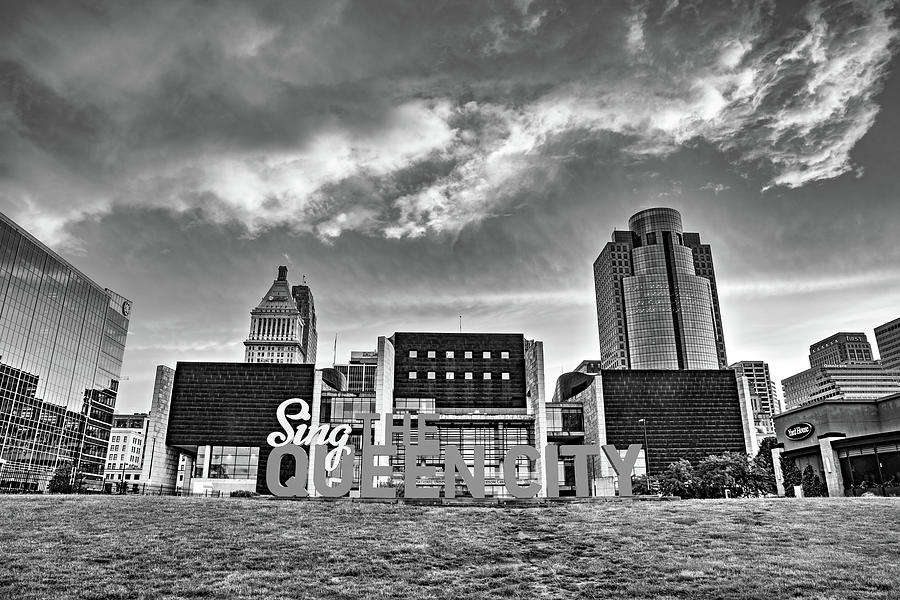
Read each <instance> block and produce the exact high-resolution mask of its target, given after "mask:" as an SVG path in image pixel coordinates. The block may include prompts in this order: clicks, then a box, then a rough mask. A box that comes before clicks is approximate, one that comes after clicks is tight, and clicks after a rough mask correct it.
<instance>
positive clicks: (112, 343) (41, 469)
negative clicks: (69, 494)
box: [0, 214, 131, 491]
mask: <svg viewBox="0 0 900 600" xmlns="http://www.w3.org/2000/svg"><path fill="white" fill-rule="evenodd" d="M130 311H131V303H130V302H129V301H128V300H126V299H125V298H123V297H122V296H120V295H118V294H116V293H115V292H112V291H110V290H108V289H104V288H102V287H100V286H99V285H97V284H96V283H95V282H93V281H92V280H90V279H89V278H88V277H86V276H85V275H84V274H82V273H81V272H79V271H78V270H77V269H75V268H74V267H72V266H71V265H69V264H68V263H67V262H66V261H65V260H63V259H62V258H60V257H59V256H58V255H57V254H55V253H54V252H53V251H51V250H50V249H48V248H47V247H46V246H44V245H43V244H41V243H40V242H39V241H38V240H36V239H35V238H34V237H32V236H31V235H30V234H28V233H27V232H26V231H24V230H23V229H22V228H21V227H19V226H18V225H16V224H15V223H14V222H12V221H11V220H9V219H8V218H7V217H6V216H5V215H3V214H0V489H3V490H20V491H43V490H45V489H46V488H47V486H48V484H49V482H50V479H51V478H52V477H53V474H54V473H55V471H56V470H57V468H58V467H60V466H63V465H68V466H70V467H71V479H72V481H73V482H74V481H76V479H77V480H78V481H83V482H84V483H85V484H87V485H90V484H92V483H97V484H100V483H101V482H102V480H103V471H104V466H105V462H106V454H107V447H108V444H109V438H110V431H111V429H112V422H113V410H114V408H115V405H116V393H117V390H118V386H119V379H120V372H121V368H122V355H123V353H124V351H125V336H126V334H127V332H128V320H129V314H130Z"/></svg>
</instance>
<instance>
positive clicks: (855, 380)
mask: <svg viewBox="0 0 900 600" xmlns="http://www.w3.org/2000/svg"><path fill="white" fill-rule="evenodd" d="M781 385H782V387H783V388H784V406H785V410H791V409H793V408H797V407H798V406H802V405H804V404H809V403H811V402H816V401H818V400H824V399H836V400H874V399H876V398H881V397H884V396H887V395H889V394H896V393H898V392H900V371H891V370H887V369H885V368H884V367H883V366H881V365H880V364H878V363H877V362H874V361H870V362H862V363H844V364H837V365H825V366H822V367H814V368H811V369H807V370H805V371H802V372H800V373H797V374H796V375H792V376H791V377H788V378H787V379H784V380H783V381H782V382H781Z"/></svg>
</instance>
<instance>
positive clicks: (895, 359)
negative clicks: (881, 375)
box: [875, 318, 900, 370]
mask: <svg viewBox="0 0 900 600" xmlns="http://www.w3.org/2000/svg"><path fill="white" fill-rule="evenodd" d="M875 341H876V343H877V344H878V354H879V356H880V357H881V364H882V365H883V366H884V368H885V369H897V370H900V318H896V319H894V320H893V321H889V322H887V323H885V324H884V325H879V326H878V327H876V328H875Z"/></svg>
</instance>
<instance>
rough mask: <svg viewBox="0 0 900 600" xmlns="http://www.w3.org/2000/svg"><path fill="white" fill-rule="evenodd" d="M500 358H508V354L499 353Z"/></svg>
mask: <svg viewBox="0 0 900 600" xmlns="http://www.w3.org/2000/svg"><path fill="white" fill-rule="evenodd" d="M500 358H509V352H501V353H500Z"/></svg>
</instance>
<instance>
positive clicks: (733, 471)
mask: <svg viewBox="0 0 900 600" xmlns="http://www.w3.org/2000/svg"><path fill="white" fill-rule="evenodd" d="M694 474H695V475H696V477H697V480H698V481H699V483H700V494H701V496H702V497H704V498H722V497H724V496H725V490H729V492H730V493H731V495H732V496H742V495H744V494H747V493H749V492H752V491H754V490H755V487H754V484H753V477H752V475H751V470H750V460H749V457H748V456H747V455H746V454H741V453H738V452H724V453H722V454H720V455H718V456H708V457H706V458H705V459H703V460H702V461H700V462H699V463H698V464H697V467H696V468H695V469H694Z"/></svg>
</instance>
